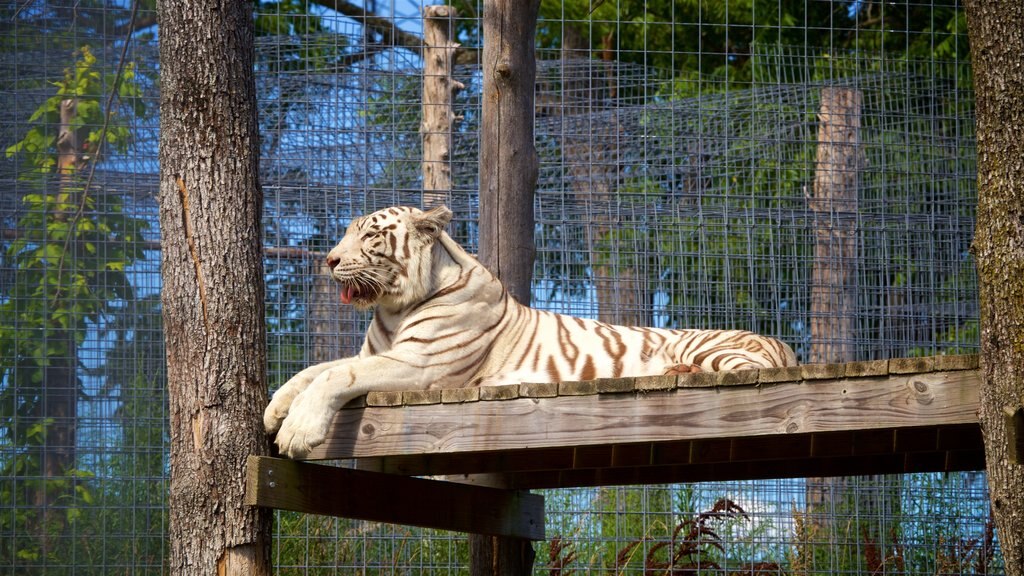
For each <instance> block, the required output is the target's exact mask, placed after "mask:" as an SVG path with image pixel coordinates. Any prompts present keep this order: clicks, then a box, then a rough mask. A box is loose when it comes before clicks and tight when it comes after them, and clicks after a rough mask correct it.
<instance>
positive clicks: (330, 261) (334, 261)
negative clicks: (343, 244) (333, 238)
mask: <svg viewBox="0 0 1024 576" xmlns="http://www.w3.org/2000/svg"><path fill="white" fill-rule="evenodd" d="M338 262H341V258H338V257H337V256H328V257H327V267H328V268H330V269H331V270H334V267H335V266H337V265H338Z"/></svg>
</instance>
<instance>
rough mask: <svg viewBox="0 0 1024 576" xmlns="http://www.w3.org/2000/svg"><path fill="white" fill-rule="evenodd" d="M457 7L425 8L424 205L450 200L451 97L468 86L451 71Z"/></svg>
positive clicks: (453, 121)
mask: <svg viewBox="0 0 1024 576" xmlns="http://www.w3.org/2000/svg"><path fill="white" fill-rule="evenodd" d="M454 23H455V8H453V7H451V6H426V7H425V8H423V42H424V46H423V101H422V108H423V122H422V124H420V133H421V134H422V136H423V208H424V209H427V208H433V207H435V206H439V205H442V204H449V203H450V202H451V194H452V165H451V154H452V126H453V125H454V124H455V120H456V117H455V112H454V109H453V107H452V100H453V99H454V97H455V94H456V93H457V92H458V91H459V90H462V89H463V88H465V86H463V85H462V83H461V82H457V81H456V80H455V78H454V76H453V74H452V72H453V67H454V63H455V50H456V49H457V48H458V47H459V44H458V43H457V42H453V41H452V39H451V37H452V31H453V30H454Z"/></svg>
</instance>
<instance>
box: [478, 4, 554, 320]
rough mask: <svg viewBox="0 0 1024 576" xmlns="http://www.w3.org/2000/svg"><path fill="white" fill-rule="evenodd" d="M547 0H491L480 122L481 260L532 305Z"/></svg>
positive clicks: (487, 13)
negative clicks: (538, 106)
mask: <svg viewBox="0 0 1024 576" xmlns="http://www.w3.org/2000/svg"><path fill="white" fill-rule="evenodd" d="M539 9H540V0H528V1H527V2H514V1H512V0H486V1H485V2H484V14H483V34H484V49H483V72H484V77H483V109H482V112H481V115H482V120H481V124H480V242H479V250H478V252H479V257H480V261H481V262H483V264H484V265H485V266H487V267H488V268H489V269H490V270H491V271H492V272H494V273H495V274H497V275H498V276H500V277H501V279H502V281H503V282H504V283H505V286H506V287H508V290H509V292H511V293H512V295H513V296H514V297H515V298H516V299H517V300H519V301H520V302H522V303H523V304H529V303H530V281H531V279H532V276H533V260H534V256H535V253H536V252H535V248H534V244H533V226H534V219H533V194H534V190H535V188H536V187H537V149H536V148H535V146H534V139H533V125H534V117H533V114H534V85H535V83H536V79H537V63H536V61H535V60H536V54H535V53H536V51H535V49H534V42H535V37H536V26H537V13H538V11H539Z"/></svg>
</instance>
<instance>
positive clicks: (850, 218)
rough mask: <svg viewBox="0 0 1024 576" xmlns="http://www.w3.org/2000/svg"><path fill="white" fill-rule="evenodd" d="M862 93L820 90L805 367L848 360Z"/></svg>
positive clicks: (854, 301) (854, 277)
mask: <svg viewBox="0 0 1024 576" xmlns="http://www.w3.org/2000/svg"><path fill="white" fill-rule="evenodd" d="M861 99H862V95H861V93H860V91H858V90H854V89H851V88H823V89H822V91H821V112H820V114H819V122H820V125H819V128H818V158H817V168H816V171H815V175H814V196H813V197H812V198H811V199H810V200H809V202H808V203H809V207H810V209H811V213H812V214H813V215H814V222H813V226H814V268H813V271H812V274H811V351H810V358H808V361H809V362H810V363H828V362H849V361H851V360H853V359H854V354H855V347H854V341H853V338H854V336H855V334H854V319H855V318H856V317H857V219H856V216H857V205H858V203H857V187H858V182H859V175H858V172H859V169H860V166H859V164H860V156H861V151H860V108H861Z"/></svg>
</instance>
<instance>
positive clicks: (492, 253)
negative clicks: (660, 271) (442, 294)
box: [469, 0, 540, 576]
mask: <svg viewBox="0 0 1024 576" xmlns="http://www.w3.org/2000/svg"><path fill="white" fill-rule="evenodd" d="M483 10H484V13H483V28H484V49H483V74H484V77H483V110H482V121H481V126H480V228H479V230H480V241H479V250H478V252H479V257H480V261H481V262H483V264H484V266H487V268H489V269H490V270H491V271H492V272H494V273H495V274H496V275H497V276H498V277H500V278H501V279H502V281H503V282H504V283H505V286H506V287H507V288H508V290H509V292H510V293H511V294H512V296H514V297H515V298H516V299H517V300H519V301H520V302H521V303H523V304H527V305H528V304H529V303H530V282H531V280H532V277H533V260H534V255H535V248H534V245H533V226H534V219H533V194H534V189H535V188H536V186H537V162H538V161H537V149H536V147H535V146H534V139H533V138H534V137H533V127H534V87H535V84H536V81H537V62H536V51H535V48H534V42H535V38H536V28H537V15H538V12H539V10H540V0H527V1H525V2H517V1H515V0H484V8H483ZM469 548H470V557H469V566H470V568H469V569H470V574H472V576H528V575H529V574H530V572H531V570H532V568H533V557H534V552H533V546H532V545H531V544H530V541H529V540H523V539H520V538H508V537H498V536H484V535H480V534H470V536H469Z"/></svg>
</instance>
